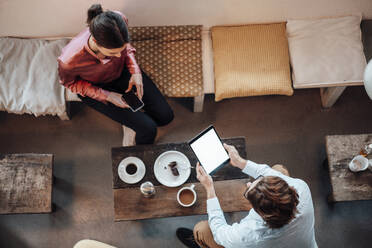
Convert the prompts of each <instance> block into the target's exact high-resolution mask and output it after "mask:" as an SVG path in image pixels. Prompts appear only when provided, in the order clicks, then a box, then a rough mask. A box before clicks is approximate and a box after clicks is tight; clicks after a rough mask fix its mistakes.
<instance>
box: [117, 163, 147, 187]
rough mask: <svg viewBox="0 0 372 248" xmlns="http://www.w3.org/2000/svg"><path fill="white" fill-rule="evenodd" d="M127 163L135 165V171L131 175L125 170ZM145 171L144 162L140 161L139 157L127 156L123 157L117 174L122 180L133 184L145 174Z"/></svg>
mask: <svg viewBox="0 0 372 248" xmlns="http://www.w3.org/2000/svg"><path fill="white" fill-rule="evenodd" d="M128 164H135V165H137V171H136V173H134V174H133V175H130V174H128V173H127V171H126V167H127V165H128ZM145 173H146V167H145V164H144V163H143V162H142V160H141V159H139V158H137V157H127V158H125V159H123V160H122V161H121V162H120V164H119V167H118V174H119V178H120V179H121V180H123V181H124V182H125V183H129V184H133V183H138V182H139V181H141V180H142V178H143V177H144V176H145Z"/></svg>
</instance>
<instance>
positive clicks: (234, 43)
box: [212, 23, 293, 101]
mask: <svg viewBox="0 0 372 248" xmlns="http://www.w3.org/2000/svg"><path fill="white" fill-rule="evenodd" d="M212 41H213V53H214V55H213V56H214V58H213V59H214V70H215V84H216V85H215V88H216V90H215V100H216V101H220V100H222V99H225V98H231V97H243V96H258V95H276V94H279V95H292V94H293V89H292V84H291V76H290V67H289V55H288V42H287V38H286V31H285V23H277V24H257V25H245V26H216V27H213V28H212Z"/></svg>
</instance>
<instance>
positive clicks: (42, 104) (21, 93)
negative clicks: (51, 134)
mask: <svg viewBox="0 0 372 248" xmlns="http://www.w3.org/2000/svg"><path fill="white" fill-rule="evenodd" d="M67 43H68V40H66V39H61V40H55V41H46V40H41V39H17V38H0V110H5V111H8V112H9V113H17V114H23V113H29V114H34V115H35V116H39V115H46V114H51V115H63V114H64V113H65V111H66V107H65V97H64V87H63V86H62V85H61V84H60V83H59V77H58V72H57V57H58V56H59V55H60V53H61V49H62V48H63V47H64V46H65V45H66V44H67Z"/></svg>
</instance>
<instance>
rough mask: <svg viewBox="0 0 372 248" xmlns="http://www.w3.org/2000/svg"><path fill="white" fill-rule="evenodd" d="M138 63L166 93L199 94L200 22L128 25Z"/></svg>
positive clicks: (201, 80)
mask: <svg viewBox="0 0 372 248" xmlns="http://www.w3.org/2000/svg"><path fill="white" fill-rule="evenodd" d="M129 32H130V35H131V40H132V41H131V44H132V45H133V46H134V47H135V48H136V50H137V51H136V59H137V61H138V64H139V65H140V67H141V68H142V69H143V70H144V71H145V72H146V73H147V75H148V76H149V77H150V78H151V79H152V80H153V81H154V83H155V84H156V85H157V86H158V87H159V89H160V91H161V92H162V93H164V94H165V95H166V96H171V97H194V96H199V95H202V94H203V77H202V59H201V56H202V54H201V26H159V27H131V28H129Z"/></svg>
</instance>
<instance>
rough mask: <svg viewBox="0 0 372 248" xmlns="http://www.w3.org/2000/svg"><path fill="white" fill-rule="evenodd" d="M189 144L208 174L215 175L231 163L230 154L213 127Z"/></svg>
mask: <svg viewBox="0 0 372 248" xmlns="http://www.w3.org/2000/svg"><path fill="white" fill-rule="evenodd" d="M188 143H189V146H190V147H191V150H192V151H193V152H194V154H195V155H196V157H197V158H198V160H199V163H200V164H201V165H202V166H203V168H204V170H205V171H206V172H207V173H208V174H213V173H215V172H216V171H217V170H218V169H219V168H221V167H222V166H224V165H225V164H227V163H228V162H229V161H230V158H229V154H228V153H227V152H226V150H225V148H224V147H223V144H222V141H221V139H220V137H219V136H218V134H217V132H216V130H215V129H214V127H213V126H209V127H208V128H207V129H205V130H204V131H202V132H201V133H200V134H198V135H197V136H196V137H195V138H193V139H192V140H191V141H189V142H188Z"/></svg>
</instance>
